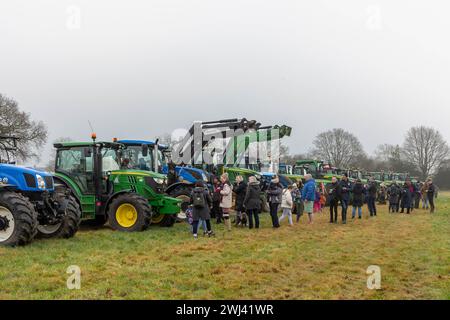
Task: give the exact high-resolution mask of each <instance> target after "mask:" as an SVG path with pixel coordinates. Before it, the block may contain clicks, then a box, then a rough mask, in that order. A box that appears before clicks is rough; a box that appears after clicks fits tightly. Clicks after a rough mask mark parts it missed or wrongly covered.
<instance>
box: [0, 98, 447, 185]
mask: <svg viewBox="0 0 450 320" xmlns="http://www.w3.org/2000/svg"><path fill="white" fill-rule="evenodd" d="M0 136H16V137H18V138H19V141H18V151H17V152H16V155H15V156H16V157H17V158H18V159H20V160H23V161H25V160H29V159H32V158H35V159H36V160H38V159H39V151H40V149H41V148H42V146H43V145H44V144H45V143H46V142H47V136H48V133H47V127H46V125H45V124H44V123H43V122H39V121H34V120H32V119H31V116H30V114H28V113H26V112H23V111H21V110H20V109H19V105H18V103H17V101H15V100H14V99H11V98H8V97H6V96H4V95H2V94H0ZM61 140H64V141H66V140H70V139H69V138H61ZM280 151H281V152H280V153H281V155H282V156H281V158H282V159H281V160H282V161H283V162H286V163H288V164H295V161H296V160H300V159H306V158H318V159H322V160H325V161H326V162H328V163H330V164H332V165H334V166H336V167H339V168H348V169H362V170H367V171H385V172H391V171H392V172H409V173H410V174H411V175H412V176H418V177H419V178H420V179H422V180H424V179H426V178H427V177H429V176H434V177H435V182H436V184H437V185H438V186H440V187H441V188H447V189H450V159H449V156H450V149H449V146H448V144H447V142H446V141H445V139H444V138H443V136H442V134H441V133H440V132H439V131H437V130H436V129H434V128H431V127H425V126H418V127H412V128H410V129H409V130H408V131H407V132H406V135H405V140H404V142H403V144H402V145H391V144H382V145H379V146H378V148H377V150H376V152H375V154H374V155H368V154H367V153H366V152H365V151H364V148H363V145H362V143H361V142H360V141H359V139H358V138H357V137H356V136H355V135H354V134H352V133H350V132H348V131H346V130H344V129H342V128H336V129H332V130H328V131H325V132H321V133H319V134H318V135H317V136H316V138H315V139H314V141H313V143H312V148H311V149H310V151H309V152H308V153H307V154H295V155H292V154H290V153H289V148H288V147H287V146H285V145H283V144H282V148H281V150H280ZM1 152H2V151H1V150H0V157H2V158H3V154H2V153H1Z"/></svg>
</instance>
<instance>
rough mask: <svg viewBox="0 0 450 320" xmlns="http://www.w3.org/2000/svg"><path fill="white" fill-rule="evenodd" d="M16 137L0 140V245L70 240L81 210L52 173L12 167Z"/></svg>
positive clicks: (77, 223) (76, 226)
mask: <svg viewBox="0 0 450 320" xmlns="http://www.w3.org/2000/svg"><path fill="white" fill-rule="evenodd" d="M16 140H17V138H15V137H0V154H4V155H5V154H6V158H7V160H3V161H2V159H1V158H0V245H6V246H18V245H26V244H28V243H30V242H31V241H32V240H33V239H34V238H35V237H36V236H37V237H42V238H49V237H60V238H70V237H73V236H74V235H75V233H76V232H77V231H78V227H79V224H80V219H81V211H80V208H79V206H78V203H77V202H76V200H75V199H74V198H73V197H71V196H70V195H68V194H67V193H66V189H65V188H64V187H63V186H59V185H56V184H54V181H53V177H52V175H51V174H49V173H47V172H43V171H38V170H34V169H31V168H25V167H21V166H17V165H15V163H14V162H12V161H10V159H11V154H12V153H14V151H15V150H16Z"/></svg>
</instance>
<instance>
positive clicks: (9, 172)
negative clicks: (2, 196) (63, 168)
mask: <svg viewBox="0 0 450 320" xmlns="http://www.w3.org/2000/svg"><path fill="white" fill-rule="evenodd" d="M24 173H28V174H31V175H33V176H34V177H35V179H36V188H29V187H28V186H27V183H26V181H25V177H24V175H23V174H24ZM36 175H40V176H41V177H42V178H45V177H52V175H51V174H49V173H47V172H44V171H39V170H35V169H31V168H27V167H22V166H16V165H12V164H0V180H1V181H3V179H4V178H6V179H8V185H9V186H13V187H14V188H16V189H18V190H20V191H23V192H42V191H43V189H39V188H38V187H37V178H36ZM52 179H53V178H52ZM1 184H2V183H0V186H1ZM45 190H47V191H53V190H54V188H47V187H46V189H45Z"/></svg>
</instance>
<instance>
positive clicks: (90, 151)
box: [84, 148, 92, 158]
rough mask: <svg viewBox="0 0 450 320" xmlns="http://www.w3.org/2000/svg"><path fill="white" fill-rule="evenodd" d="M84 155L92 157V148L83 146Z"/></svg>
mask: <svg viewBox="0 0 450 320" xmlns="http://www.w3.org/2000/svg"><path fill="white" fill-rule="evenodd" d="M84 157H85V158H90V157H92V149H91V148H84Z"/></svg>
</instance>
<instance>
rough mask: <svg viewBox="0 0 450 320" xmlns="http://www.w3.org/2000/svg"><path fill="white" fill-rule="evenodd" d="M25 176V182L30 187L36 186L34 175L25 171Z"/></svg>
mask: <svg viewBox="0 0 450 320" xmlns="http://www.w3.org/2000/svg"><path fill="white" fill-rule="evenodd" d="M23 176H24V177H25V182H26V184H27V187H28V188H36V185H37V183H36V178H35V177H34V175H32V174H29V173H24V174H23Z"/></svg>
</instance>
